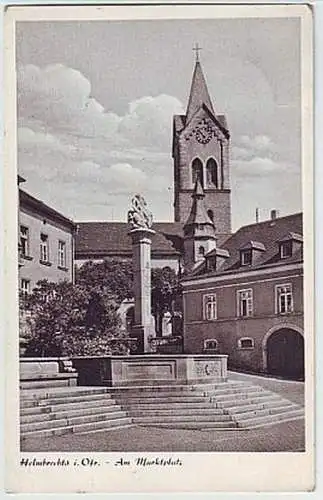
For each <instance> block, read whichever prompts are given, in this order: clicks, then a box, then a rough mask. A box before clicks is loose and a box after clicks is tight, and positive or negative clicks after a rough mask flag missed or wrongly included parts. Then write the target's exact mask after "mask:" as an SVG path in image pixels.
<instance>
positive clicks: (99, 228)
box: [75, 222, 183, 259]
mask: <svg viewBox="0 0 323 500" xmlns="http://www.w3.org/2000/svg"><path fill="white" fill-rule="evenodd" d="M152 229H154V231H156V234H155V235H154V236H153V237H152V257H155V258H158V257H175V256H176V255H178V253H179V252H181V251H182V243H183V240H182V233H183V224H182V223H179V222H156V223H154V224H153V227H152ZM128 233H129V224H128V223H126V222H80V223H78V232H77V235H76V241H75V247H76V258H77V259H84V258H91V257H92V258H93V257H99V256H102V257H104V256H107V257H108V256H117V255H119V256H124V257H131V254H132V248H131V238H130V236H129V235H128Z"/></svg>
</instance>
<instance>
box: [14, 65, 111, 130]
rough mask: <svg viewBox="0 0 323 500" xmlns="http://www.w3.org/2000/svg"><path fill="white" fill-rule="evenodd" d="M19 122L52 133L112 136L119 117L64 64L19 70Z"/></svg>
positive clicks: (73, 70) (83, 77) (28, 66)
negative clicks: (57, 131) (38, 125)
mask: <svg viewBox="0 0 323 500" xmlns="http://www.w3.org/2000/svg"><path fill="white" fill-rule="evenodd" d="M17 80H18V82H17V83H18V119H19V120H20V122H21V123H27V124H29V123H30V122H36V123H38V124H41V125H43V127H44V128H45V129H47V130H49V131H55V130H61V131H68V132H70V133H73V134H80V135H85V136H89V137H91V136H94V135H102V136H104V137H106V136H111V135H112V134H114V133H115V131H116V130H117V127H118V124H119V122H120V118H119V117H118V116H117V115H116V114H115V113H111V112H105V111H104V109H103V107H102V106H101V105H100V104H99V103H98V102H97V101H96V100H95V99H93V98H92V97H91V95H90V94H91V84H90V82H89V80H88V79H87V78H85V76H84V75H82V73H80V72H79V71H77V70H75V69H72V68H67V67H66V66H64V65H62V64H55V65H49V66H46V67H45V68H39V67H37V66H34V65H31V64H29V65H26V66H20V67H19V68H18V75H17Z"/></svg>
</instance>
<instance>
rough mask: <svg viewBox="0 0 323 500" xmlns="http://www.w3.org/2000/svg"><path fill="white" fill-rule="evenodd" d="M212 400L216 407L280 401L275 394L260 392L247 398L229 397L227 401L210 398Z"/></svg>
mask: <svg viewBox="0 0 323 500" xmlns="http://www.w3.org/2000/svg"><path fill="white" fill-rule="evenodd" d="M212 401H213V402H214V403H215V404H216V406H217V408H238V407H239V406H241V407H244V406H246V404H261V403H263V404H271V403H275V402H277V401H280V396H278V395H276V394H272V395H270V394H260V395H259V396H255V395H253V396H252V397H250V398H248V396H247V397H244V398H240V399H229V400H227V401H218V399H217V398H212Z"/></svg>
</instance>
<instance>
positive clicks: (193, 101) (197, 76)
mask: <svg viewBox="0 0 323 500" xmlns="http://www.w3.org/2000/svg"><path fill="white" fill-rule="evenodd" d="M203 104H205V106H207V108H208V109H209V110H210V111H211V112H212V113H213V114H214V115H215V112H214V109H213V105H212V101H211V98H210V95H209V91H208V88H207V85H206V81H205V78H204V75H203V71H202V67H201V63H200V61H199V59H198V58H197V59H196V63H195V68H194V73H193V78H192V84H191V91H190V97H189V100H188V105H187V110H186V123H188V122H189V121H190V120H191V118H192V116H193V115H194V114H195V113H196V111H197V110H198V109H199V108H201V107H202V105H203Z"/></svg>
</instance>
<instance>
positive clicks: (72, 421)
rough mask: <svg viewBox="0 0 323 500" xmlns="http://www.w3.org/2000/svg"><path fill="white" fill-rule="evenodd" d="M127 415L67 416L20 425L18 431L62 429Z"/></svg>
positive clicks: (111, 413)
mask: <svg viewBox="0 0 323 500" xmlns="http://www.w3.org/2000/svg"><path fill="white" fill-rule="evenodd" d="M126 416H127V413H126V412H125V411H115V412H108V413H98V414H95V415H82V416H80V417H70V416H69V415H68V416H67V417H65V418H59V419H53V420H50V421H47V420H41V421H37V422H33V423H28V424H21V426H20V429H21V432H22V433H24V432H30V431H40V430H42V429H47V428H48V427H49V426H50V427H52V428H54V427H64V426H73V425H79V424H87V423H95V422H99V421H101V420H113V419H115V418H123V417H126Z"/></svg>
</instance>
